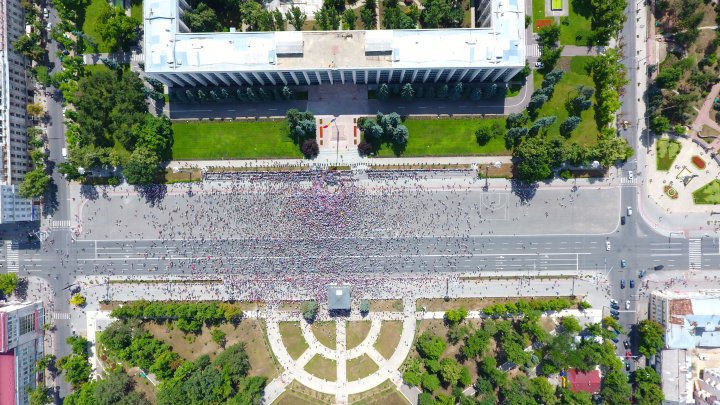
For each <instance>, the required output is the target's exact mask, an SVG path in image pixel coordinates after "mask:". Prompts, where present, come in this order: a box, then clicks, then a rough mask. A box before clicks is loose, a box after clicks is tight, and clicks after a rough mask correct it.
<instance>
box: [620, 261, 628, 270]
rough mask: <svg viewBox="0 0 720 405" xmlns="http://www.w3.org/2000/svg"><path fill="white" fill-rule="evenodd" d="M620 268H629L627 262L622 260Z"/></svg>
mask: <svg viewBox="0 0 720 405" xmlns="http://www.w3.org/2000/svg"><path fill="white" fill-rule="evenodd" d="M620 267H622V268H623V269H624V268H625V267H627V262H626V261H625V259H622V260H620Z"/></svg>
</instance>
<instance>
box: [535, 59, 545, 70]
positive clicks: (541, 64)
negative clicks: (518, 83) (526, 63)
mask: <svg viewBox="0 0 720 405" xmlns="http://www.w3.org/2000/svg"><path fill="white" fill-rule="evenodd" d="M535 67H536V68H538V69H542V68H543V67H545V65H544V64H543V63H542V62H540V61H537V62H535Z"/></svg>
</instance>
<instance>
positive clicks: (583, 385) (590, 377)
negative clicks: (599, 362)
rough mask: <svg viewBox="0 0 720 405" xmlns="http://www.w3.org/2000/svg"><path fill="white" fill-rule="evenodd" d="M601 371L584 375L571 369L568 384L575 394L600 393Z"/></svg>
mask: <svg viewBox="0 0 720 405" xmlns="http://www.w3.org/2000/svg"><path fill="white" fill-rule="evenodd" d="M600 378H601V375H600V370H592V371H588V372H587V373H584V372H582V371H578V370H575V369H574V368H571V369H570V370H568V382H569V383H570V387H571V388H572V390H573V392H578V391H583V392H587V393H588V394H597V393H598V392H600Z"/></svg>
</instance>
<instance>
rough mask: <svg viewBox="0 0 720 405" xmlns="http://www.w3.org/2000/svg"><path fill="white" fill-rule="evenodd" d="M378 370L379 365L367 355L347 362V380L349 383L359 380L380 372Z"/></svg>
mask: <svg viewBox="0 0 720 405" xmlns="http://www.w3.org/2000/svg"><path fill="white" fill-rule="evenodd" d="M378 369H379V367H378V365H377V364H376V363H375V362H374V361H373V360H372V359H371V358H370V357H369V356H368V355H367V354H363V355H362V356H360V357H356V358H354V359H350V360H348V361H347V379H348V381H355V380H359V379H362V378H365V377H367V376H369V375H370V374H372V373H374V372H376V371H378Z"/></svg>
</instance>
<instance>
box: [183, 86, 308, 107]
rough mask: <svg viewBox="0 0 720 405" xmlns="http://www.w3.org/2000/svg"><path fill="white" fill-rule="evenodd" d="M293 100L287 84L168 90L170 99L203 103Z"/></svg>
mask: <svg viewBox="0 0 720 405" xmlns="http://www.w3.org/2000/svg"><path fill="white" fill-rule="evenodd" d="M291 100H295V92H293V91H292V89H290V87H288V86H283V87H240V88H224V87H219V88H215V87H210V88H204V89H178V90H174V91H171V92H170V101H180V102H183V103H204V102H215V103H219V102H222V101H240V102H243V103H247V102H251V103H255V102H261V101H291Z"/></svg>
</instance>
